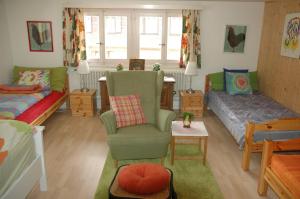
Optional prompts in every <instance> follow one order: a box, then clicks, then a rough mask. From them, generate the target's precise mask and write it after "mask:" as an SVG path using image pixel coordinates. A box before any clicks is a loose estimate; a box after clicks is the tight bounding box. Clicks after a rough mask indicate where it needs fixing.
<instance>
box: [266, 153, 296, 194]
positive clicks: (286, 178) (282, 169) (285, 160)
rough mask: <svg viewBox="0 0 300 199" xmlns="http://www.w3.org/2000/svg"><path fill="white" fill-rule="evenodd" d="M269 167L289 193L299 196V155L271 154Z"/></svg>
mask: <svg viewBox="0 0 300 199" xmlns="http://www.w3.org/2000/svg"><path fill="white" fill-rule="evenodd" d="M271 169H272V171H273V172H274V173H275V174H276V175H277V176H278V177H279V178H280V179H281V181H282V183H283V184H284V185H286V187H287V188H288V189H289V190H290V191H291V193H293V195H295V196H296V198H300V155H278V154H277V155H273V156H272V160H271Z"/></svg>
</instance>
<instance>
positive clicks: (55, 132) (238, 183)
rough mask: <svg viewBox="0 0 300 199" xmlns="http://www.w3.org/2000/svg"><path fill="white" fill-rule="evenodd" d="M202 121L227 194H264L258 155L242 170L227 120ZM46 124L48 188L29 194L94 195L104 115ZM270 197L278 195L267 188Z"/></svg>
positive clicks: (85, 198) (36, 197) (72, 198)
mask: <svg viewBox="0 0 300 199" xmlns="http://www.w3.org/2000/svg"><path fill="white" fill-rule="evenodd" d="M204 122H205V125H206V128H207V130H208V132H209V140H208V141H209V142H208V165H209V166H210V168H211V169H212V171H213V174H214V176H215V178H216V180H217V182H218V184H219V186H220V189H221V191H222V193H223V195H224V198H225V199H248V198H249V199H252V198H253V199H254V198H262V197H258V194H257V192H256V188H257V178H258V173H259V164H260V155H259V154H255V155H254V156H253V157H252V162H251V167H250V171H249V172H244V171H242V169H241V167H240V164H241V158H242V152H241V151H240V150H239V149H238V146H237V144H236V143H235V141H234V140H233V138H232V136H231V135H230V134H229V133H228V131H227V130H226V128H225V127H224V125H223V124H222V123H221V122H220V121H219V120H218V118H217V117H216V116H215V115H214V114H213V113H211V112H208V113H206V115H205V117H204ZM45 126H46V130H45V132H44V144H45V158H46V170H47V175H48V191H47V192H40V191H39V188H38V186H36V187H35V188H34V190H33V191H32V192H31V193H30V194H29V195H28V197H27V199H77V198H78V199H90V198H93V195H94V193H95V190H96V187H97V184H98V180H99V178H100V174H101V170H102V168H103V164H104V161H105V158H106V154H107V151H108V147H107V144H106V135H105V129H104V127H103V125H102V124H101V122H100V120H99V119H98V118H97V117H94V118H81V117H72V116H71V115H70V113H69V112H63V113H62V112H58V113H55V115H53V117H51V118H50V119H48V120H47V121H46V123H45ZM185 161H186V160H185ZM175 164H176V162H175ZM267 198H276V197H275V196H274V194H272V193H268V197H267Z"/></svg>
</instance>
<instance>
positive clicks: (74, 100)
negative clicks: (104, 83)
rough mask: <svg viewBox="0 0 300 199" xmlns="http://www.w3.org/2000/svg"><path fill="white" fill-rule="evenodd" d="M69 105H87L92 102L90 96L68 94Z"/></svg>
mask: <svg viewBox="0 0 300 199" xmlns="http://www.w3.org/2000/svg"><path fill="white" fill-rule="evenodd" d="M70 100H71V103H70V104H71V105H72V104H73V105H78V104H84V105H88V104H91V103H92V98H91V97H90V96H77V95H75V96H72V95H71V96H70Z"/></svg>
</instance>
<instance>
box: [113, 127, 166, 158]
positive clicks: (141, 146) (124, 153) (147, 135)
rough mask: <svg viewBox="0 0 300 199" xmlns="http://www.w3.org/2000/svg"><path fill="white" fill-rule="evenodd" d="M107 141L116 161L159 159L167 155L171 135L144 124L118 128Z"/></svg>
mask: <svg viewBox="0 0 300 199" xmlns="http://www.w3.org/2000/svg"><path fill="white" fill-rule="evenodd" d="M107 140H108V145H109V146H110V151H111V155H112V157H113V158H114V159H116V160H126V159H130V160H131V159H140V158H141V157H145V158H161V157H164V156H166V154H167V151H168V144H169V143H170V140H171V133H169V132H162V131H160V130H159V129H157V128H156V127H155V126H154V125H151V124H144V125H137V126H129V127H124V128H119V129H117V132H116V133H115V134H111V135H109V136H108V138H107Z"/></svg>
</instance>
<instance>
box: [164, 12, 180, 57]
mask: <svg viewBox="0 0 300 199" xmlns="http://www.w3.org/2000/svg"><path fill="white" fill-rule="evenodd" d="M181 29H182V18H181V17H168V42H167V43H168V46H167V59H168V60H178V57H180V48H181V42H180V41H181V32H182V31H181Z"/></svg>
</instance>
